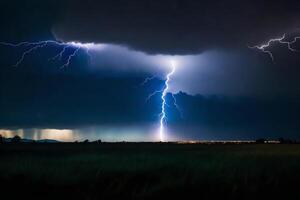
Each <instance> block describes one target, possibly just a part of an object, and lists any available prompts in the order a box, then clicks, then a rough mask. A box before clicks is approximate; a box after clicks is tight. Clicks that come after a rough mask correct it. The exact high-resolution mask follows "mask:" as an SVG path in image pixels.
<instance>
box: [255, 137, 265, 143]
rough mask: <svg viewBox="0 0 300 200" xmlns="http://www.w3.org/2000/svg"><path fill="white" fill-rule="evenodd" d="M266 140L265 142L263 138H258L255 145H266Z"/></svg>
mask: <svg viewBox="0 0 300 200" xmlns="http://www.w3.org/2000/svg"><path fill="white" fill-rule="evenodd" d="M267 141H268V140H266V139H264V138H260V139H257V140H256V141H255V142H256V143H257V144H264V143H266V142H267Z"/></svg>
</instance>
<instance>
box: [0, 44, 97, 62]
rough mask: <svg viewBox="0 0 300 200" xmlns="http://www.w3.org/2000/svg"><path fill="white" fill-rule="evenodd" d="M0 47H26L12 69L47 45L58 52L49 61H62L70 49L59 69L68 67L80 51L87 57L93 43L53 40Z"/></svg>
mask: <svg viewBox="0 0 300 200" xmlns="http://www.w3.org/2000/svg"><path fill="white" fill-rule="evenodd" d="M0 44H1V45H5V46H10V47H27V49H26V50H25V51H24V52H23V53H22V55H21V56H20V58H19V59H18V60H17V62H16V63H15V64H14V65H13V66H14V67H18V66H19V65H20V64H21V63H22V62H23V61H24V59H25V58H26V56H28V54H30V53H33V52H34V51H36V50H38V49H42V48H44V47H46V46H48V45H55V46H57V47H58V48H59V49H60V51H59V52H58V54H57V55H55V56H54V57H52V58H50V59H49V60H56V59H59V60H62V58H63V57H64V55H65V53H66V50H67V49H72V53H71V54H69V55H67V57H66V60H65V62H64V63H63V64H62V65H61V67H60V68H65V67H68V66H69V65H70V63H71V61H72V59H73V58H74V57H75V56H76V55H77V54H78V52H79V51H80V50H85V51H86V53H87V55H89V49H90V48H91V47H92V46H93V45H94V44H93V43H79V42H58V41H55V40H45V41H40V42H20V43H17V44H13V43H7V42H0Z"/></svg>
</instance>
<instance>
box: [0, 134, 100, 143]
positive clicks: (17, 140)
mask: <svg viewBox="0 0 300 200" xmlns="http://www.w3.org/2000/svg"><path fill="white" fill-rule="evenodd" d="M22 142H24V140H23V139H22V138H21V137H20V136H18V135H16V136H14V137H12V138H5V137H3V136H2V135H0V144H3V143H22ZM27 142H28V141H27ZM29 142H31V143H36V142H38V140H37V141H36V140H29ZM58 142H59V141H58ZM74 143H96V144H100V143H102V141H101V140H95V141H89V140H84V141H82V142H78V141H74Z"/></svg>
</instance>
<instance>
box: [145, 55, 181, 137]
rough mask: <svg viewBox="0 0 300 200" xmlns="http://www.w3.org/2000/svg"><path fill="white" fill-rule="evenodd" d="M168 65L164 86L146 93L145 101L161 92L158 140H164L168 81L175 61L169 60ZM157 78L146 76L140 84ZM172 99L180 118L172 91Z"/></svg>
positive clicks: (173, 70) (173, 69)
mask: <svg viewBox="0 0 300 200" xmlns="http://www.w3.org/2000/svg"><path fill="white" fill-rule="evenodd" d="M170 67H171V70H170V71H169V72H168V73H167V75H166V78H165V80H164V86H163V88H162V89H159V90H156V91H154V92H152V93H151V94H149V95H148V97H147V99H146V101H149V100H150V99H151V98H152V97H153V96H155V95H158V94H161V96H160V98H161V102H162V103H161V112H160V114H159V139H160V141H162V142H163V141H165V123H166V121H167V113H166V107H167V106H169V105H168V103H167V99H166V97H167V94H168V93H169V88H170V86H169V83H170V80H171V77H172V75H173V74H174V73H175V71H176V63H175V61H173V60H171V63H170ZM155 78H157V76H152V77H147V78H146V79H145V80H144V81H143V82H142V84H141V85H145V84H146V83H148V82H149V81H151V80H153V79H155ZM171 96H172V99H173V105H174V106H175V108H176V109H177V110H178V112H179V113H180V117H181V118H182V113H181V110H180V108H179V106H178V104H177V101H176V98H175V96H174V94H173V93H171Z"/></svg>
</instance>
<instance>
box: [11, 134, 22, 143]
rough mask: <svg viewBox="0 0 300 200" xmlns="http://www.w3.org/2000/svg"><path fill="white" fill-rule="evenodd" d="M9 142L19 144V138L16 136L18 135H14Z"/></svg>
mask: <svg viewBox="0 0 300 200" xmlns="http://www.w3.org/2000/svg"><path fill="white" fill-rule="evenodd" d="M11 142H12V143H19V142H21V137H20V136H18V135H16V136H15V137H13V138H12V139H11Z"/></svg>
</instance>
